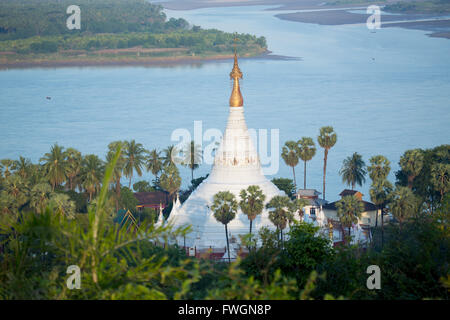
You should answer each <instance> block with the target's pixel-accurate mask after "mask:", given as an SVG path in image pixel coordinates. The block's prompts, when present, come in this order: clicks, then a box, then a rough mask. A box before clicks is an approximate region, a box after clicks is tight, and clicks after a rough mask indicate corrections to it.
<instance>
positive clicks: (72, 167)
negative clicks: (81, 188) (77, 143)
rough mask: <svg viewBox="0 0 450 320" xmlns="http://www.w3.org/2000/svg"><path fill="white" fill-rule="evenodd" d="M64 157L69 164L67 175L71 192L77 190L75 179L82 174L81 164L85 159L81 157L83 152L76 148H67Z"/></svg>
mask: <svg viewBox="0 0 450 320" xmlns="http://www.w3.org/2000/svg"><path fill="white" fill-rule="evenodd" d="M64 157H65V159H66V162H67V170H66V175H67V179H68V182H69V190H74V189H75V183H74V181H75V179H76V177H77V176H78V175H79V174H80V171H81V162H82V160H83V157H82V156H81V152H79V151H78V150H76V149H74V148H67V149H66V151H65V152H64Z"/></svg>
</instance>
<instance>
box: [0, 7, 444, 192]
mask: <svg viewBox="0 0 450 320" xmlns="http://www.w3.org/2000/svg"><path fill="white" fill-rule="evenodd" d="M266 8H268V7H262V6H249V7H230V8H210V9H199V10H192V11H169V10H166V13H167V15H168V16H169V17H170V16H174V17H183V18H186V19H187V20H188V21H190V22H191V23H193V24H195V25H200V26H202V27H204V28H217V29H221V30H224V31H229V32H235V31H237V32H245V33H252V34H256V35H258V36H261V35H263V36H265V37H266V38H267V41H268V44H269V49H270V50H271V51H272V52H273V54H276V55H284V56H290V57H297V58H301V59H297V60H274V59H246V60H241V61H240V67H241V70H242V72H243V73H244V81H243V85H242V93H243V96H244V103H245V110H246V120H247V124H248V127H249V128H254V129H267V130H269V132H270V130H271V129H279V136H280V138H279V140H280V143H279V144H280V145H279V148H278V150H272V151H273V152H274V153H276V154H279V152H280V149H281V147H282V144H283V143H284V142H285V141H286V140H298V139H300V138H301V137H303V136H310V137H314V138H316V137H317V135H318V133H319V128H320V127H322V126H326V125H331V126H333V127H334V129H335V131H336V132H337V135H338V142H337V144H336V145H335V147H333V148H332V149H331V150H330V153H329V158H328V159H329V160H328V170H327V199H329V200H335V199H337V198H338V193H339V192H340V191H341V190H342V189H343V188H344V187H345V186H344V185H343V184H342V182H341V178H340V176H339V174H338V171H339V169H340V167H341V165H342V161H343V160H344V158H345V157H347V156H350V155H351V154H352V153H353V152H358V153H360V154H362V155H363V159H364V160H365V161H366V163H368V159H369V158H370V157H371V156H373V155H377V154H382V155H385V156H386V157H387V158H388V159H389V160H390V161H391V163H392V169H393V170H392V173H391V177H390V178H391V180H392V181H393V180H394V174H393V172H394V171H396V170H398V161H399V158H400V156H401V155H402V154H403V152H404V151H405V150H407V149H411V148H431V147H434V146H437V145H440V144H444V143H449V142H450V140H449V136H450V135H449V133H450V126H449V123H450V121H449V120H450V116H449V109H450V103H449V102H450V100H449V98H450V40H448V39H441V38H430V37H428V36H426V32H425V31H418V30H408V29H401V28H385V29H383V28H381V29H379V30H377V31H376V32H371V31H370V30H368V29H367V28H366V27H365V26H361V25H358V26H349V25H345V26H320V25H315V24H305V23H297V22H291V21H284V20H280V19H278V18H276V17H274V14H277V13H279V12H277V11H267V10H264V9H266ZM283 12H286V11H283ZM231 68H232V61H226V62H217V63H216V62H213V63H206V64H196V65H182V66H176V67H137V66H133V67H85V68H79V67H73V68H47V69H39V68H34V69H21V70H20V69H12V70H4V71H0V114H1V122H0V136H1V139H0V158H18V157H19V155H22V156H25V157H28V158H30V159H32V160H33V161H34V162H36V161H38V160H39V158H40V157H41V156H42V155H43V154H44V153H45V152H48V151H49V149H50V146H51V145H52V144H53V143H55V142H58V143H59V144H61V145H63V146H65V147H74V148H77V149H79V150H80V151H81V152H83V153H85V154H86V153H95V154H98V155H100V156H102V157H103V156H104V155H105V153H106V150H107V145H108V143H109V142H111V141H113V140H122V139H135V140H136V141H138V142H141V143H143V144H144V146H145V147H146V148H148V149H152V148H164V147H166V146H167V145H169V144H175V143H176V142H174V141H171V134H172V132H173V131H174V130H175V129H177V128H186V129H187V130H189V131H190V132H192V134H193V131H194V121H196V120H199V121H202V126H203V132H205V131H206V130H207V129H209V128H217V129H220V130H223V129H224V128H225V125H226V120H227V116H228V98H229V94H230V91H231V86H230V81H229V73H230V70H231ZM47 96H49V97H51V99H50V100H48V99H46V97H47ZM270 148H271V146H270V145H269V150H270ZM322 166H323V150H322V149H320V148H318V152H317V154H316V156H315V157H314V158H313V160H312V161H310V162H309V163H308V187H309V188H316V189H318V190H319V191H321V189H322ZM210 169H211V167H210V166H209V165H202V166H201V167H200V168H199V169H198V170H196V171H195V176H197V177H198V176H200V175H204V174H206V173H208V172H209V171H210ZM180 170H181V174H182V178H183V186H184V187H186V186H187V184H188V181H189V180H190V171H189V170H188V169H186V168H181V169H180ZM296 174H297V182H298V184H299V185H300V186H303V166H302V164H299V166H298V167H297V168H296ZM291 176H292V171H291V169H290V168H289V167H287V166H286V165H285V164H284V163H283V161H282V160H281V159H280V163H279V170H277V171H276V173H275V174H273V175H271V176H270V178H271V177H291ZM140 179H149V180H151V179H152V176H151V174H145V175H144V177H143V178H137V179H136V178H135V179H134V181H137V180H140ZM124 182H125V181H124ZM369 187H370V181H367V182H366V184H365V185H364V186H363V187H362V188H359V189H360V190H362V192H363V193H364V194H365V195H366V196H365V198H366V199H369V196H368V188H369Z"/></svg>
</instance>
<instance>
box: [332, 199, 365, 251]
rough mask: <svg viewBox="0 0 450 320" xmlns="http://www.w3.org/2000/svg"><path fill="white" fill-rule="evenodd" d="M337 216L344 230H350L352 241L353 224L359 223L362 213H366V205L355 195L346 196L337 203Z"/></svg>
mask: <svg viewBox="0 0 450 320" xmlns="http://www.w3.org/2000/svg"><path fill="white" fill-rule="evenodd" d="M336 208H337V216H338V218H339V221H340V222H341V225H342V227H343V228H345V227H347V228H348V235H349V239H347V242H348V241H349V240H350V235H351V227H352V224H353V223H358V218H361V213H362V212H363V211H364V205H363V203H362V201H361V200H359V199H358V198H357V197H355V196H354V195H351V196H345V197H343V198H342V199H341V200H339V201H338V202H336Z"/></svg>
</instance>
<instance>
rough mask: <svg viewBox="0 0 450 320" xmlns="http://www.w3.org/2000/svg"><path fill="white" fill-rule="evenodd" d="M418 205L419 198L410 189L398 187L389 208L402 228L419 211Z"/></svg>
mask: <svg viewBox="0 0 450 320" xmlns="http://www.w3.org/2000/svg"><path fill="white" fill-rule="evenodd" d="M417 205H418V201H417V198H416V196H415V195H414V193H413V192H412V191H411V189H410V188H407V187H401V186H397V188H396V189H395V191H394V192H393V194H392V198H391V201H390V203H389V208H390V210H391V212H392V215H393V216H394V218H395V219H396V220H397V221H398V222H399V223H400V227H401V226H402V225H403V223H404V222H405V221H406V220H407V219H409V218H411V217H412V216H414V214H415V213H416V211H417V209H418V206H417Z"/></svg>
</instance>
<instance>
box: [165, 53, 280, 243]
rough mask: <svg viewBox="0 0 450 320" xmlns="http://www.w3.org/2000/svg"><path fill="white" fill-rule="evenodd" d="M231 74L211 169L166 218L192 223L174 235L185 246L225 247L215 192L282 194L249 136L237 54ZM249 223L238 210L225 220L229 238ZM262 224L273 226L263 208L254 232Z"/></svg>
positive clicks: (175, 222) (246, 228) (175, 223)
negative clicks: (223, 124)
mask: <svg viewBox="0 0 450 320" xmlns="http://www.w3.org/2000/svg"><path fill="white" fill-rule="evenodd" d="M230 78H231V79H232V80H233V91H232V93H231V97H230V108H229V116H228V123H227V127H226V130H225V133H224V135H223V137H222V142H221V145H220V147H219V149H218V151H217V152H216V154H215V159H214V165H213V167H212V170H211V173H210V175H209V176H208V178H207V179H205V180H204V181H203V182H202V183H201V184H200V185H199V186H198V187H197V189H196V190H195V191H194V192H193V193H192V194H191V195H190V197H189V198H188V199H187V200H186V201H185V202H184V203H183V205H182V206H181V207H180V206H174V209H172V212H171V213H170V216H169V219H168V223H169V224H171V225H173V226H174V227H175V228H178V227H183V226H187V225H190V226H191V230H192V232H191V233H189V234H188V235H187V236H186V237H185V238H181V239H176V241H177V242H178V244H180V245H186V247H194V246H195V247H196V248H197V249H204V248H210V247H211V248H225V247H226V238H225V229H224V225H223V224H222V223H220V222H218V221H217V220H216V219H215V218H214V215H213V212H212V211H211V210H210V207H211V205H212V202H213V197H214V195H215V194H216V193H217V192H220V191H230V192H232V193H233V194H234V195H235V196H236V199H237V200H238V201H239V200H240V197H239V193H240V191H241V190H242V189H246V188H248V187H249V186H250V185H257V186H259V187H260V188H261V190H262V191H263V193H264V194H265V195H266V203H267V202H268V201H270V199H272V198H273V197H274V196H276V195H284V192H282V191H280V190H279V189H278V188H277V187H276V186H275V185H274V184H273V183H272V182H270V181H269V180H268V179H267V178H266V177H265V176H264V174H263V173H262V168H261V165H260V161H259V156H258V153H257V151H256V149H255V148H254V146H253V142H252V140H251V138H250V134H249V132H248V129H247V125H246V123H245V117H244V107H243V98H242V94H241V91H240V88H239V79H242V72H241V70H240V69H239V66H238V61H237V56H236V54H235V57H234V67H233V70H232V71H231V73H230ZM249 225H250V222H249V220H248V218H247V216H246V215H245V214H243V213H242V212H241V210H238V213H237V215H236V218H235V219H234V220H232V221H231V222H230V223H229V224H228V232H229V238H230V239H233V238H234V239H235V240H237V241H239V235H244V234H247V233H248V232H249ZM263 226H265V227H268V228H270V229H272V230H274V229H275V226H274V225H273V223H272V222H271V221H270V220H269V214H268V212H267V211H266V210H264V211H263V213H262V214H261V215H258V216H257V217H256V219H255V220H254V221H253V226H252V229H253V232H254V233H257V232H258V230H259V229H260V228H261V227H263Z"/></svg>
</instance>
